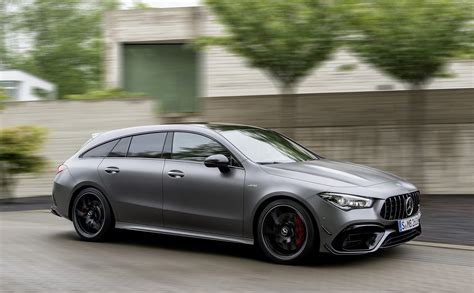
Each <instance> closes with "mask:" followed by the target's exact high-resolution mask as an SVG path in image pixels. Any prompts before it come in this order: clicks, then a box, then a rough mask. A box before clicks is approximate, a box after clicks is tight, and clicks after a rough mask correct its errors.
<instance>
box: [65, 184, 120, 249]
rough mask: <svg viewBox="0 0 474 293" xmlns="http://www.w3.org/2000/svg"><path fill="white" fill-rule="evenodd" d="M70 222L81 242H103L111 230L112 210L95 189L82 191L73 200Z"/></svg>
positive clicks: (112, 224)
mask: <svg viewBox="0 0 474 293" xmlns="http://www.w3.org/2000/svg"><path fill="white" fill-rule="evenodd" d="M72 213H73V214H72V222H73V223H74V228H75V229H76V232H77V234H78V235H79V236H80V237H81V239H83V240H87V241H101V240H104V239H105V238H106V237H107V236H108V235H109V234H110V232H111V231H112V230H113V226H114V223H113V222H114V220H113V215H112V210H111V208H110V206H109V203H108V202H107V200H106V199H105V196H104V195H103V194H102V193H101V192H100V191H99V190H97V189H95V188H86V189H84V190H82V191H81V192H80V193H79V195H78V196H77V197H76V198H75V199H74V204H73V207H72Z"/></svg>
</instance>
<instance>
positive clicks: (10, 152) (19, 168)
mask: <svg viewBox="0 0 474 293" xmlns="http://www.w3.org/2000/svg"><path fill="white" fill-rule="evenodd" d="M45 138H46V131H45V130H44V129H43V128H39V127H36V126H17V127H11V128H4V129H1V130H0V188H1V190H2V194H6V195H7V196H9V195H11V192H12V190H11V188H12V187H13V185H14V183H15V175H17V174H22V173H36V172H39V171H40V170H41V168H42V167H43V166H44V165H45V164H46V160H45V159H44V158H43V157H41V156H38V155H37V154H36V153H37V152H38V150H39V149H40V147H41V146H42V144H43V143H44V141H45Z"/></svg>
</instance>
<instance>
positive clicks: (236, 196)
mask: <svg viewBox="0 0 474 293" xmlns="http://www.w3.org/2000/svg"><path fill="white" fill-rule="evenodd" d="M52 212H53V213H54V214H56V215H59V216H62V217H65V218H67V219H70V220H72V222H73V224H74V228H75V229H76V231H77V234H78V235H79V236H80V238H82V239H84V240H89V241H100V240H104V239H106V237H107V236H108V235H109V234H110V233H111V232H112V231H113V230H114V228H117V229H129V230H137V231H146V232H155V233H163V234H171V235H179V236H187V237H197V238H204V239H213V240H220V241H230V242H239V243H245V244H256V245H258V247H259V248H260V249H261V251H262V252H263V253H264V254H265V255H266V256H267V257H268V258H269V259H270V260H272V261H274V262H277V263H283V264H291V263H296V262H299V261H302V260H305V259H308V258H309V256H310V255H311V254H312V253H313V252H330V253H333V254H364V253H370V252H374V251H376V250H379V249H383V248H388V247H392V246H396V245H399V244H401V243H404V242H407V241H409V240H411V239H413V238H415V237H416V236H418V235H420V233H421V226H420V216H421V214H420V193H419V191H418V190H417V188H416V187H415V186H414V185H413V184H411V183H409V182H407V181H405V180H403V179H401V178H399V177H396V176H394V175H392V174H389V173H386V172H383V171H379V170H377V169H373V168H369V167H366V166H361V165H357V164H352V163H348V162H340V161H334V160H330V159H327V158H323V157H321V156H319V155H317V154H315V153H313V152H312V151H310V150H308V149H307V148H305V147H304V146H302V145H300V144H298V143H296V142H295V141H293V140H291V139H289V138H288V137H285V136H284V135H281V134H279V133H277V132H275V131H272V130H267V129H262V128H258V127H252V126H244V125H230V124H176V125H156V126H142V127H134V128H126V129H119V130H114V131H109V132H105V133H102V134H98V135H95V136H93V138H91V139H90V140H89V141H88V142H86V143H85V144H84V145H83V146H82V147H81V149H80V150H79V151H78V152H77V153H76V154H74V155H73V156H72V157H71V158H69V159H68V160H66V161H65V162H64V163H63V164H62V165H61V166H59V167H58V169H57V175H56V177H55V179H54V188H53V206H52Z"/></svg>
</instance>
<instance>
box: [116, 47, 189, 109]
mask: <svg viewBox="0 0 474 293" xmlns="http://www.w3.org/2000/svg"><path fill="white" fill-rule="evenodd" d="M196 63H197V56H196V52H195V51H194V50H192V49H190V48H188V47H186V46H185V45H183V44H166V45H157V44H154V45H141V44H140V45H138V44H137V45H124V59H123V86H124V89H125V90H126V91H130V92H141V93H145V94H147V95H149V96H152V97H156V98H158V99H159V101H160V106H161V110H162V111H163V112H168V113H170V112H181V113H184V112H195V111H196V108H197V76H196V73H197V65H196Z"/></svg>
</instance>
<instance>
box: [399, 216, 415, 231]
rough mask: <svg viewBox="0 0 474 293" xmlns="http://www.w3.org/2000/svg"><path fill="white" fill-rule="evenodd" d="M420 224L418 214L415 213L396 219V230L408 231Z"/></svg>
mask: <svg viewBox="0 0 474 293" xmlns="http://www.w3.org/2000/svg"><path fill="white" fill-rule="evenodd" d="M418 226H420V214H416V215H414V216H413V217H410V218H406V219H403V220H398V231H399V232H403V231H408V230H411V229H413V228H416V227H418Z"/></svg>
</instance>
